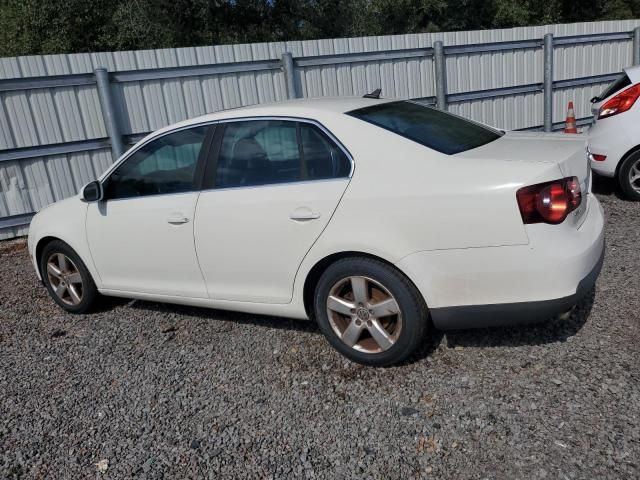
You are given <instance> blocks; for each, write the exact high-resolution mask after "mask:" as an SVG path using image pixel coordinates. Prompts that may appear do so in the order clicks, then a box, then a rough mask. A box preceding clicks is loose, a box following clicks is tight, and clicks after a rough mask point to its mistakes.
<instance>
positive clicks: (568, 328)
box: [445, 288, 595, 348]
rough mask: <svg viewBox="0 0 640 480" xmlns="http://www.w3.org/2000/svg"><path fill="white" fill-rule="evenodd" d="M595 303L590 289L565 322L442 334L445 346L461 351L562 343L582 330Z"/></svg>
mask: <svg viewBox="0 0 640 480" xmlns="http://www.w3.org/2000/svg"><path fill="white" fill-rule="evenodd" d="M594 301H595V288H592V289H591V290H590V291H589V292H588V293H587V294H586V295H585V296H584V297H583V298H582V299H581V300H580V301H579V302H578V304H577V305H576V306H575V308H574V309H573V310H572V311H571V314H570V315H569V317H568V318H565V317H563V316H558V317H554V318H551V319H549V320H546V321H543V322H541V323H533V324H529V325H520V326H517V327H515V326H514V327H494V328H483V329H477V330H452V331H448V332H445V336H446V342H447V346H448V347H450V348H454V347H456V346H461V347H519V346H523V345H543V344H548V343H557V342H565V341H566V340H567V339H568V338H569V337H572V336H574V335H575V334H576V333H578V332H579V331H580V329H581V328H582V327H583V326H584V324H585V323H586V322H587V319H588V318H589V315H590V314H591V309H592V308H593V304H594Z"/></svg>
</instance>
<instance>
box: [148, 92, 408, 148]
mask: <svg viewBox="0 0 640 480" xmlns="http://www.w3.org/2000/svg"><path fill="white" fill-rule="evenodd" d="M393 101H396V99H374V98H364V97H322V98H303V99H295V100H285V101H282V102H276V103H261V104H258V105H249V106H246V107H239V108H232V109H228V110H221V111H219V112H215V113H209V114H206V115H202V116H199V117H195V118H190V119H188V120H183V121H182V122H178V123H174V124H173V125H169V126H166V127H164V128H161V129H159V130H156V131H155V132H153V133H150V134H149V135H147V136H146V137H145V138H144V139H143V141H146V140H148V139H150V138H153V137H156V136H158V135H161V134H163V133H166V132H169V131H172V130H175V129H178V128H184V127H189V126H191V125H198V124H201V123H207V122H215V121H217V120H228V119H232V118H247V117H269V116H274V117H299V118H310V119H317V118H318V117H326V115H327V114H329V115H332V114H333V115H342V114H344V113H346V112H350V111H351V110H356V109H358V108H364V107H369V106H372V105H380V104H383V103H388V102H393Z"/></svg>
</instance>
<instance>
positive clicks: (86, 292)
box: [40, 240, 100, 313]
mask: <svg viewBox="0 0 640 480" xmlns="http://www.w3.org/2000/svg"><path fill="white" fill-rule="evenodd" d="M63 257H64V258H65V260H64V261H63V260H61V259H62V258H63ZM40 272H41V274H42V280H43V282H44V285H45V287H47V290H48V292H49V295H51V297H52V298H53V300H54V301H55V302H56V303H57V304H58V305H60V306H61V307H62V308H63V309H65V310H66V311H67V312H70V313H86V312H88V311H90V310H91V309H92V308H93V307H95V305H96V304H97V301H98V298H99V296H100V294H99V293H98V289H97V288H96V284H95V283H94V281H93V278H91V274H90V273H89V270H87V267H86V266H85V264H84V262H83V261H82V260H81V259H80V257H79V256H78V254H77V253H76V252H75V251H74V250H73V249H72V248H71V247H70V246H69V245H67V244H66V243H64V242H62V241H60V240H54V241H52V242H50V243H48V244H46V245H45V247H44V249H43V251H42V256H41V257H40ZM56 291H58V292H60V293H56Z"/></svg>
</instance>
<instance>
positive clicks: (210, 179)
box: [201, 115, 355, 191]
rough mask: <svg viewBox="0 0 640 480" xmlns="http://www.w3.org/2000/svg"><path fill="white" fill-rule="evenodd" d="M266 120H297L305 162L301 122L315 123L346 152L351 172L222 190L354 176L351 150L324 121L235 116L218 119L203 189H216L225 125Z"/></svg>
mask: <svg viewBox="0 0 640 480" xmlns="http://www.w3.org/2000/svg"><path fill="white" fill-rule="evenodd" d="M265 120H279V121H288V122H296V138H297V140H298V152H299V154H300V161H301V162H304V159H303V155H304V151H303V150H304V149H303V148H302V135H301V133H300V123H308V124H311V125H315V126H316V127H318V128H319V129H320V131H321V132H322V133H323V134H325V135H326V136H327V137H328V139H329V140H330V141H331V143H333V144H334V145H335V146H336V147H337V148H339V149H340V150H341V151H342V152H343V153H344V154H345V156H346V157H347V158H348V159H349V162H350V164H351V167H350V169H349V174H348V175H347V176H346V177H337V178H329V179H320V180H313V179H308V178H307V179H301V180H298V181H295V182H278V183H269V184H266V185H253V186H239V187H226V188H220V190H223V189H227V188H234V189H235V188H258V187H268V186H274V185H290V184H292V183H294V184H295V183H304V182H325V181H333V180H340V179H344V178H348V179H350V178H351V177H352V176H353V171H354V170H355V162H354V160H353V156H352V155H351V152H349V150H347V148H346V147H345V146H344V145H343V144H342V142H340V140H338V139H337V138H336V136H335V135H334V134H333V133H331V131H330V130H329V129H328V128H326V127H325V126H324V125H323V124H322V123H320V122H318V121H317V120H313V119H310V118H303V117H284V116H283V117H281V116H272V115H270V116H259V117H234V118H225V119H220V120H218V121H216V124H217V125H218V128H216V132H215V133H216V134H215V135H214V138H213V141H212V145H211V150H210V155H209V158H208V160H207V166H206V167H205V170H204V179H203V181H202V185H201V191H207V190H216V186H215V177H216V171H217V168H218V158H219V156H220V149H221V147H222V139H223V137H224V130H225V125H226V124H227V123H234V122H249V121H265Z"/></svg>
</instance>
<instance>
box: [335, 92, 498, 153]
mask: <svg viewBox="0 0 640 480" xmlns="http://www.w3.org/2000/svg"><path fill="white" fill-rule="evenodd" d="M347 115H351V116H352V117H356V118H359V119H360V120H364V121H365V122H369V123H372V124H373V125H377V126H378V127H382V128H384V129H385V130H389V131H391V132H393V133H396V134H398V135H400V136H402V137H405V138H408V139H409V140H413V141H414V142H418V143H420V144H421V145H424V146H425V147H429V148H432V149H434V150H437V151H438V152H441V153H445V154H447V155H453V154H455V153H460V152H466V151H467V150H471V149H472V148H477V147H480V146H482V145H485V144H487V143H489V142H493V141H494V140H497V139H498V138H500V137H501V136H502V133H501V132H499V131H497V130H493V129H491V128H488V127H485V126H483V125H480V124H479V123H475V122H472V121H470V120H466V119H464V118H462V117H458V116H457V115H452V114H450V113H446V112H443V111H441V110H436V109H435V108H432V107H427V106H424V105H420V104H417V103H414V102H406V101H401V102H390V103H382V104H380V105H374V106H371V107H365V108H359V109H358V110H352V111H351V112H348V113H347Z"/></svg>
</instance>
